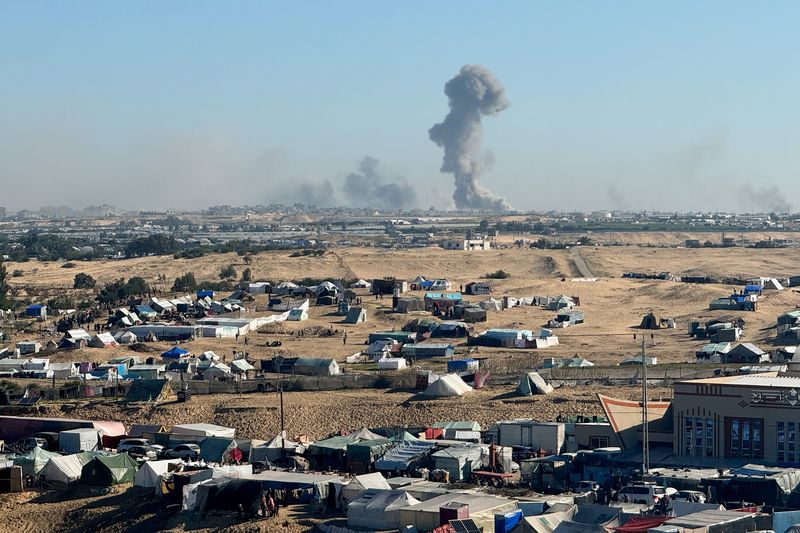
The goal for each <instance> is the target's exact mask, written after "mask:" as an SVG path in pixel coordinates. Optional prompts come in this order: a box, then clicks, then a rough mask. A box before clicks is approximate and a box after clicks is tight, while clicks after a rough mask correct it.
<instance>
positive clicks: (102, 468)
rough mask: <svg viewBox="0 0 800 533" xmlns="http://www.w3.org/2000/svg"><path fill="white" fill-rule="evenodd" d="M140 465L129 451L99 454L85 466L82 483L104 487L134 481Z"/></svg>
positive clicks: (82, 471)
mask: <svg viewBox="0 0 800 533" xmlns="http://www.w3.org/2000/svg"><path fill="white" fill-rule="evenodd" d="M138 467H139V465H138V464H137V463H136V461H135V460H133V459H132V458H131V456H130V455H128V454H127V453H118V454H116V455H98V456H96V457H95V458H94V459H92V460H91V461H89V462H88V463H86V464H85V465H84V466H83V470H81V483H86V484H87V485H100V486H102V487H108V486H111V485H118V484H120V483H133V480H134V477H135V475H136V470H137V469H138Z"/></svg>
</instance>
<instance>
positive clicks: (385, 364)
mask: <svg viewBox="0 0 800 533" xmlns="http://www.w3.org/2000/svg"><path fill="white" fill-rule="evenodd" d="M407 367H408V363H407V361H406V360H405V359H403V358H402V357H384V358H382V359H381V360H379V361H378V370H401V369H403V368H407Z"/></svg>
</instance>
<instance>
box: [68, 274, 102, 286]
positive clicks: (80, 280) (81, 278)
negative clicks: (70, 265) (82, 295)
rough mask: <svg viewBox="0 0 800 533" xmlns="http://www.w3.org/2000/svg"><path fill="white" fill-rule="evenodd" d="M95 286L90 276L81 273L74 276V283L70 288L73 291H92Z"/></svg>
mask: <svg viewBox="0 0 800 533" xmlns="http://www.w3.org/2000/svg"><path fill="white" fill-rule="evenodd" d="M96 284H97V283H96V282H95V280H94V278H93V277H92V276H91V275H89V274H86V273H85V272H81V273H80V274H75V281H74V283H73V285H72V287H73V288H75V289H94V287H95V285H96Z"/></svg>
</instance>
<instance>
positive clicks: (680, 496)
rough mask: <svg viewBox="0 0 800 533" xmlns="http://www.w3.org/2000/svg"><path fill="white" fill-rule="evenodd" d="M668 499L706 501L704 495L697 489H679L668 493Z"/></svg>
mask: <svg viewBox="0 0 800 533" xmlns="http://www.w3.org/2000/svg"><path fill="white" fill-rule="evenodd" d="M670 499H671V500H672V501H675V502H692V503H706V495H705V494H704V493H702V492H700V491H699V490H679V491H678V492H676V493H675V494H672V495H670Z"/></svg>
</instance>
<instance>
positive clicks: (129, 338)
mask: <svg viewBox="0 0 800 533" xmlns="http://www.w3.org/2000/svg"><path fill="white" fill-rule="evenodd" d="M114 340H115V341H117V342H118V343H119V344H133V343H135V342H136V341H138V340H139V339H138V338H137V337H136V335H135V334H134V333H133V332H131V331H123V330H120V331H117V332H116V333H114Z"/></svg>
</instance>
